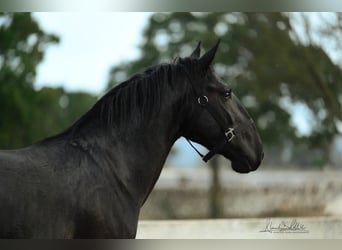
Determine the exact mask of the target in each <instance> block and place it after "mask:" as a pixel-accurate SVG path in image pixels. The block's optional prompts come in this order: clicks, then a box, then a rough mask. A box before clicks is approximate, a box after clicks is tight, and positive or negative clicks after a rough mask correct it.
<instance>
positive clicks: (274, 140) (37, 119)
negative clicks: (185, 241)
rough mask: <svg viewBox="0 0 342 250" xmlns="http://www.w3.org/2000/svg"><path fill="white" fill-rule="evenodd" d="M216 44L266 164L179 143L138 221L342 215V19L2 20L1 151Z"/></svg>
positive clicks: (88, 16)
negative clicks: (242, 170)
mask: <svg viewBox="0 0 342 250" xmlns="http://www.w3.org/2000/svg"><path fill="white" fill-rule="evenodd" d="M219 38H220V39H221V45H220V48H219V51H218V53H217V55H216V60H215V69H216V72H217V74H218V75H219V76H220V77H221V78H222V79H223V80H224V81H225V82H226V83H228V84H229V85H230V86H231V87H232V88H233V91H234V92H235V94H236V95H237V96H238V97H239V98H240V100H241V101H242V103H243V104H244V105H245V107H246V108H247V109H248V111H249V113H250V114H251V116H252V117H253V119H254V120H255V123H256V125H257V127H258V130H259V132H260V134H261V137H262V140H263V143H264V147H265V159H264V161H263V163H262V166H261V167H260V168H259V170H257V171H256V172H253V173H250V174H247V175H241V174H237V173H234V172H233V170H231V168H230V162H229V161H228V160H225V159H222V158H221V157H215V158H214V159H213V160H211V161H210V162H209V164H204V163H202V162H201V159H200V158H199V157H198V156H197V154H196V153H195V152H193V150H192V149H191V148H190V147H189V145H187V144H186V142H185V140H184V139H182V138H181V139H179V140H178V141H177V142H176V144H175V146H174V147H173V149H172V151H171V154H170V156H169V158H168V159H167V162H166V165H165V167H164V169H163V171H162V174H161V177H160V179H159V180H158V182H157V184H156V187H155V189H154V190H153V192H152V193H151V195H150V197H149V199H148V200H147V202H146V204H145V205H144V207H143V209H142V211H141V216H140V218H141V219H188V218H233V217H234V218H246V217H268V216H322V215H336V214H342V196H340V194H342V192H341V191H342V171H341V170H342V136H341V132H342V108H341V107H342V71H341V66H342V53H341V51H342V14H340V13H202V12H201V13H146V12H139V13H138V12H136V13H127V12H125V13H1V14H0V113H1V118H0V148H1V149H13V148H18V147H24V146H27V145H29V144H31V143H34V142H36V141H38V140H40V139H42V138H44V137H47V136H49V135H52V134H55V133H58V132H60V131H61V130H64V129H65V128H67V127H68V126H69V125H71V123H72V122H73V121H75V119H77V118H78V117H79V116H80V115H82V114H83V113H84V112H85V111H87V110H88V109H89V108H90V107H91V106H92V105H93V104H94V103H95V101H96V100H97V99H98V98H99V97H101V96H102V95H103V93H105V92H106V91H107V90H108V89H109V88H111V87H113V86H115V85H117V84H119V83H120V82H122V81H123V80H125V79H127V78H128V77H129V76H131V75H132V74H135V73H138V72H141V71H143V70H144V68H145V67H148V66H150V65H154V64H158V63H162V62H171V61H172V59H173V58H175V57H176V56H181V57H185V56H188V55H189V54H190V53H191V51H192V50H193V49H194V47H195V46H196V44H197V43H198V41H202V45H203V49H204V50H207V49H209V48H211V47H212V46H213V45H214V44H215V43H216V41H217V39H219ZM198 147H199V148H200V149H201V150H202V151H205V149H204V148H201V147H200V146H198Z"/></svg>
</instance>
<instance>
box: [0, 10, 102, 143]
mask: <svg viewBox="0 0 342 250" xmlns="http://www.w3.org/2000/svg"><path fill="white" fill-rule="evenodd" d="M58 41H59V39H58V37H56V36H55V35H52V34H47V33H46V32H44V31H43V30H42V29H41V28H40V26H39V24H38V23H37V21H36V20H35V19H34V18H33V17H32V15H31V14H30V13H0V111H1V118H0V147H1V148H17V147H22V146H25V145H28V144H31V143H33V142H35V141H38V140H40V139H42V138H44V137H46V136H49V135H52V134H54V133H57V132H59V131H61V130H63V129H65V128H66V127H67V126H68V125H70V123H71V122H72V121H73V120H75V118H76V117H77V116H79V115H80V114H82V113H83V112H85V110H86V109H87V108H89V107H90V105H91V104H93V103H94V102H95V100H96V97H95V96H92V95H90V94H87V93H67V92H65V90H64V89H63V88H56V89H54V88H43V89H41V90H39V91H36V90H35V89H34V82H35V77H36V69H37V66H38V64H39V63H40V62H41V61H42V59H43V58H44V53H45V51H46V49H47V47H48V46H50V45H53V44H56V43H58Z"/></svg>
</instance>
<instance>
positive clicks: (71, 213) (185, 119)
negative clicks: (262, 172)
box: [0, 44, 263, 238]
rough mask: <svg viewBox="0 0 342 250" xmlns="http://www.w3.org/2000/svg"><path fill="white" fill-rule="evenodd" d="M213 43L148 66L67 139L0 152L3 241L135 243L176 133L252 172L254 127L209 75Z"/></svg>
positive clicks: (257, 148)
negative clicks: (203, 50) (121, 240)
mask: <svg viewBox="0 0 342 250" xmlns="http://www.w3.org/2000/svg"><path fill="white" fill-rule="evenodd" d="M217 48H218V44H216V45H215V46H214V47H213V48H212V49H210V50H209V51H208V52H207V53H205V54H204V55H203V56H200V44H199V45H198V46H197V47H196V49H195V50H194V52H193V53H192V54H191V56H189V57H187V58H178V59H177V60H175V61H174V62H173V63H170V64H160V65H156V66H153V67H149V68H147V69H146V70H145V71H144V72H143V73H140V74H136V75H134V76H133V77H131V78H130V79H128V80H127V81H125V82H123V83H121V84H120V85H118V86H116V87H115V88H113V89H111V90H110V91H109V92H108V93H106V94H105V95H104V96H103V97H102V98H101V99H99V100H98V101H97V103H96V104H95V105H94V106H93V107H92V108H91V109H90V110H89V111H88V112H87V113H85V114H84V115H83V116H81V117H80V118H79V119H78V120H77V121H76V122H75V123H74V124H73V125H71V126H70V127H69V128H68V129H66V130H65V131H64V132H62V133H60V134H58V135H55V136H52V137H49V138H46V139H44V140H42V141H40V142H38V143H36V144H33V145H31V146H29V147H26V148H22V149H17V150H2V151H0V237H2V238H134V237H135V234H136V229H137V222H138V216H139V211H140V208H141V207H142V205H143V204H144V202H145V200H146V199H147V197H148V195H149V194H150V192H151V190H152V188H153V187H154V185H155V183H156V181H157V179H158V177H159V175H160V172H161V170H162V167H163V165H164V163H165V160H166V157H167V155H168V154H169V152H170V149H171V147H172V145H173V144H174V142H175V141H176V140H177V139H178V138H179V137H181V136H184V137H185V138H187V139H189V140H192V141H194V142H197V143H200V144H202V145H203V146H205V147H207V148H208V149H209V153H208V154H207V155H205V156H203V159H204V160H205V161H207V160H209V159H210V158H211V157H212V156H213V155H215V154H221V155H223V156H225V157H226V158H228V159H229V160H230V161H231V165H232V168H233V169H234V170H235V171H237V172H241V173H247V172H250V171H253V170H256V169H257V168H258V166H259V165H260V163H261V160H262V157H263V152H262V144H261V140H260V137H259V135H258V132H257V130H256V127H255V125H254V123H253V121H252V119H251V117H250V116H249V115H248V113H247V111H246V110H245V108H244V107H243V106H242V105H241V103H240V102H239V100H238V98H237V97H236V96H235V95H234V93H233V92H232V90H231V89H230V87H229V86H228V85H226V84H224V83H223V82H222V81H221V80H220V79H219V78H218V77H217V76H216V75H215V72H214V69H213V67H212V62H213V59H214V56H215V54H216V51H217Z"/></svg>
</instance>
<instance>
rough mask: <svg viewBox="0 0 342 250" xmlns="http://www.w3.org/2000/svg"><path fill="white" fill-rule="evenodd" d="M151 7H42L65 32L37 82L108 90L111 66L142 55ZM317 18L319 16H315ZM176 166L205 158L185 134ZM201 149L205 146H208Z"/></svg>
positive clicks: (298, 114)
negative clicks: (50, 9) (126, 9)
mask: <svg viewBox="0 0 342 250" xmlns="http://www.w3.org/2000/svg"><path fill="white" fill-rule="evenodd" d="M151 15H152V13H150V12H73V13H70V12H68V13H63V12H48V13H44V12H39V13H34V14H33V16H34V17H35V18H36V19H37V20H38V22H39V24H40V26H41V27H42V28H43V30H44V31H46V32H50V33H53V34H56V35H58V36H59V37H60V43H58V44H56V45H52V46H50V47H48V49H47V50H46V54H45V58H44V60H43V62H42V63H41V64H40V65H39V67H38V72H37V79H36V84H35V87H36V88H37V89H39V88H41V87H43V86H52V87H57V86H63V87H64V88H65V89H66V90H68V91H86V92H91V93H94V94H96V95H101V94H103V91H104V90H105V88H106V85H107V82H108V76H109V70H110V68H111V67H112V66H113V65H115V64H120V63H122V62H125V61H130V60H133V59H135V58H137V57H138V56H139V49H138V45H139V44H140V43H141V39H142V32H143V29H144V27H145V26H146V25H147V23H148V18H149V17H150V16H151ZM312 22H315V17H314V15H312ZM290 109H292V112H293V113H294V116H293V122H294V123H295V124H296V125H297V126H298V129H299V131H300V133H302V134H308V133H309V132H310V125H309V124H310V120H309V118H308V116H305V115H303V114H305V113H306V112H307V111H306V110H305V107H304V106H301V105H296V106H291V107H290ZM176 147H177V148H178V150H177V151H178V154H177V157H175V158H173V159H172V160H171V161H169V163H170V164H171V165H180V166H190V165H198V164H199V162H200V158H199V157H198V156H197V154H196V153H195V152H194V151H193V149H191V148H190V146H189V145H187V142H186V141H185V140H184V139H181V140H179V141H177V143H176ZM201 150H203V151H204V149H203V148H201Z"/></svg>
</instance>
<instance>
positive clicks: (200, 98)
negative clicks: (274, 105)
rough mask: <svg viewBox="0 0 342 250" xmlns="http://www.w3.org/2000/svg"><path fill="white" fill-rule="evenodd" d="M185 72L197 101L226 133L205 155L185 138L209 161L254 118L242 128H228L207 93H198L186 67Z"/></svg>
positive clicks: (203, 158) (249, 122) (250, 122)
mask: <svg viewBox="0 0 342 250" xmlns="http://www.w3.org/2000/svg"><path fill="white" fill-rule="evenodd" d="M184 70H185V73H186V75H187V78H188V80H189V82H190V84H191V85H192V89H193V91H194V92H195V95H196V96H197V103H198V104H199V105H200V106H201V107H203V108H205V109H206V110H207V111H208V112H209V114H210V115H211V116H212V117H213V118H214V120H215V121H216V123H217V124H218V125H219V127H220V129H221V131H222V132H223V135H224V140H223V141H222V142H221V143H219V144H218V145H216V146H215V147H213V148H212V149H211V150H210V151H209V152H208V153H207V154H206V155H203V154H202V153H201V152H199V150H198V149H197V148H196V147H195V146H194V145H193V144H192V143H191V141H190V140H189V139H188V138H185V139H186V140H187V141H188V143H189V144H190V146H191V147H192V148H193V149H194V150H195V151H196V152H197V154H198V155H199V156H200V157H201V158H202V160H203V161H205V162H207V161H209V160H210V159H211V158H212V157H213V156H214V155H216V154H217V153H218V152H219V151H220V150H221V149H222V148H223V147H224V146H225V145H226V144H227V143H230V142H231V141H232V140H233V139H234V138H235V136H237V135H238V134H239V132H240V133H241V132H242V131H244V130H245V129H246V128H247V127H249V126H250V125H251V124H253V120H252V119H251V118H250V119H249V121H248V122H247V123H246V124H243V125H242V127H240V129H239V130H238V129H236V128H233V127H228V129H227V128H226V124H225V123H224V121H223V120H222V118H221V116H220V115H219V114H218V112H217V111H216V110H215V109H214V108H213V106H211V105H210V103H209V98H208V97H207V96H206V95H202V94H199V93H198V90H197V89H196V88H195V86H194V83H193V81H192V79H191V77H190V74H189V72H188V71H187V70H186V69H185V68H184Z"/></svg>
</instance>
